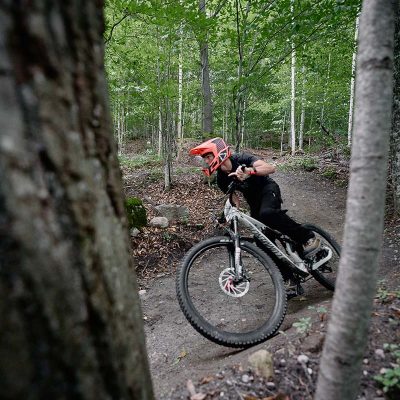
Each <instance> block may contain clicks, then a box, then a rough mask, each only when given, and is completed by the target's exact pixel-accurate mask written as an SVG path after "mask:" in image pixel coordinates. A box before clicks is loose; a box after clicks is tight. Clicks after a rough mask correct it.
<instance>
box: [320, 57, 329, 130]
mask: <svg viewBox="0 0 400 400" xmlns="http://www.w3.org/2000/svg"><path fill="white" fill-rule="evenodd" d="M327 70H328V72H327V75H326V80H325V88H324V95H323V97H322V107H321V116H320V125H321V127H322V125H323V124H324V116H325V102H326V94H327V91H328V85H329V79H330V74H331V53H329V56H328V68H327Z"/></svg>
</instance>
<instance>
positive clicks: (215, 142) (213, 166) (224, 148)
mask: <svg viewBox="0 0 400 400" xmlns="http://www.w3.org/2000/svg"><path fill="white" fill-rule="evenodd" d="M210 153H211V154H213V155H214V159H213V160H212V162H211V163H210V164H209V165H208V166H207V167H206V168H203V172H204V174H205V175H207V176H210V175H211V174H212V173H213V172H214V171H216V170H217V169H218V168H219V167H220V165H221V164H222V163H223V162H224V161H225V160H226V159H228V158H229V157H230V156H231V155H232V152H231V150H230V149H229V147H228V145H227V144H226V143H225V141H224V140H223V139H221V138H214V139H210V140H207V141H206V142H204V143H202V144H200V145H198V146H196V147H194V148H193V149H191V150H190V151H189V154H190V155H192V156H193V155H199V156H202V157H204V156H205V155H206V154H210Z"/></svg>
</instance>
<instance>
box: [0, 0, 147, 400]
mask: <svg viewBox="0 0 400 400" xmlns="http://www.w3.org/2000/svg"><path fill="white" fill-rule="evenodd" d="M102 6H103V4H102V2H101V1H93V0H88V1H85V2H80V1H71V0H70V1H61V0H57V1H52V2H48V1H44V0H36V1H34V2H15V1H12V0H7V1H3V2H2V6H1V8H0V298H1V299H2V300H1V302H0V326H1V335H0V382H1V384H0V398H2V399H16V398H21V399H23V398H26V399H27V398H29V399H96V400H99V399H117V398H119V399H151V398H153V395H152V387H151V381H150V375H149V369H148V361H147V356H146V350H145V341H144V333H143V323H142V315H141V310H140V303H139V298H138V294H137V289H138V288H137V283H136V278H135V271H134V266H133V265H132V259H131V257H130V245H129V240H128V232H127V223H126V217H125V210H124V203H123V198H122V180H121V175H120V171H119V167H118V161H117V156H116V145H115V143H114V141H113V135H112V129H111V117H110V113H109V109H108V102H107V96H106V82H105V75H104V67H103V39H102V33H103V15H102Z"/></svg>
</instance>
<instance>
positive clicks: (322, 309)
mask: <svg viewBox="0 0 400 400" xmlns="http://www.w3.org/2000/svg"><path fill="white" fill-rule="evenodd" d="M308 309H309V310H315V311H316V312H317V313H318V314H326V313H327V312H328V310H327V309H326V307H324V306H318V307H315V306H308Z"/></svg>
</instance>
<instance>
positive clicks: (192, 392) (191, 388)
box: [186, 379, 196, 396]
mask: <svg viewBox="0 0 400 400" xmlns="http://www.w3.org/2000/svg"><path fill="white" fill-rule="evenodd" d="M186 388H187V390H188V392H189V394H190V395H191V396H194V395H195V394H196V389H195V387H194V385H193V382H192V380H191V379H189V380H188V381H187V382H186Z"/></svg>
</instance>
